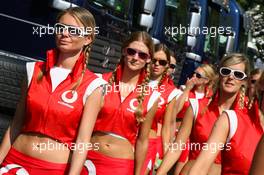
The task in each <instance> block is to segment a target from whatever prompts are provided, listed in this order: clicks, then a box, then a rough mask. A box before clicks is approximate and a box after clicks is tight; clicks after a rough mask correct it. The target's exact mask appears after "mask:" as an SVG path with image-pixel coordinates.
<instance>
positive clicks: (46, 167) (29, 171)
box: [0, 148, 69, 175]
mask: <svg viewBox="0 0 264 175" xmlns="http://www.w3.org/2000/svg"><path fill="white" fill-rule="evenodd" d="M0 167H1V168H0V174H1V175H16V174H21V175H66V174H68V170H69V164H66V163H65V164H63V163H52V162H48V161H44V160H40V159H37V158H34V157H31V156H27V155H25V154H23V153H21V152H19V151H17V150H15V149H14V148H11V149H10V150H9V152H8V154H7V156H6V158H5V160H4V161H3V163H2V164H1V166H0Z"/></svg>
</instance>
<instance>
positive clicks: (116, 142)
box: [83, 32, 159, 175]
mask: <svg viewBox="0 0 264 175" xmlns="http://www.w3.org/2000/svg"><path fill="white" fill-rule="evenodd" d="M153 50H154V49H153V42H152V39H151V37H150V36H149V34H148V33H146V32H135V33H133V34H131V36H130V37H129V38H128V39H127V40H126V41H125V42H124V43H123V46H122V53H123V54H122V58H121V61H120V64H119V65H118V66H117V69H116V70H115V71H114V72H111V73H106V74H103V75H102V76H103V78H104V79H105V80H107V81H108V82H109V86H108V88H107V89H106V95H105V96H104V103H103V107H102V109H101V111H100V113H99V115H98V118H97V121H96V124H95V128H94V132H93V137H92V139H91V140H92V143H94V144H98V145H99V148H98V149H96V148H95V149H94V150H93V151H89V152H88V156H87V161H86V163H85V167H86V168H87V170H88V173H89V175H91V174H96V175H105V174H107V175H116V174H122V175H133V174H137V175H139V174H140V170H141V167H142V165H143V162H144V159H145V156H146V153H147V148H148V135H149V131H150V127H151V124H152V120H153V118H154V114H155V111H156V108H157V104H158V103H157V101H158V98H159V93H158V92H157V91H153V90H152V89H151V88H149V86H148V82H149V77H150V69H149V66H150V65H149V63H150V61H151V58H152V56H153ZM83 174H87V172H83Z"/></svg>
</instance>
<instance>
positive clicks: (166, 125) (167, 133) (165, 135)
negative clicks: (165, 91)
mask: <svg viewBox="0 0 264 175" xmlns="http://www.w3.org/2000/svg"><path fill="white" fill-rule="evenodd" d="M175 103H176V99H175V98H174V99H173V100H172V101H171V102H170V103H169V104H168V105H167V107H166V112H165V115H164V122H163V125H162V129H161V135H162V143H163V152H164V153H166V151H167V146H166V145H169V143H170V141H171V140H172V139H171V138H172V135H173V133H172V130H171V128H173V125H174V117H173V110H174V108H175Z"/></svg>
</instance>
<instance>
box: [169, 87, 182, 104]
mask: <svg viewBox="0 0 264 175" xmlns="http://www.w3.org/2000/svg"><path fill="white" fill-rule="evenodd" d="M182 93H183V92H182V91H181V90H180V89H177V88H175V89H174V90H173V91H172V92H171V93H170V95H169V97H168V103H169V102H170V101H171V100H173V98H176V100H178V98H179V97H180V96H181V94H182Z"/></svg>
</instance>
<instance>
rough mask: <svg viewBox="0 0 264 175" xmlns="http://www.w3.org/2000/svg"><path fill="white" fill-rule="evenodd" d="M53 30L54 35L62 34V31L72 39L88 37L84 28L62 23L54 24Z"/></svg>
mask: <svg viewBox="0 0 264 175" xmlns="http://www.w3.org/2000/svg"><path fill="white" fill-rule="evenodd" d="M54 30H55V33H56V34H63V32H64V31H67V32H68V33H69V35H70V36H73V37H84V36H87V35H88V34H87V33H86V32H85V30H84V27H76V26H70V25H66V24H62V23H56V24H55V25H54Z"/></svg>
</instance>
